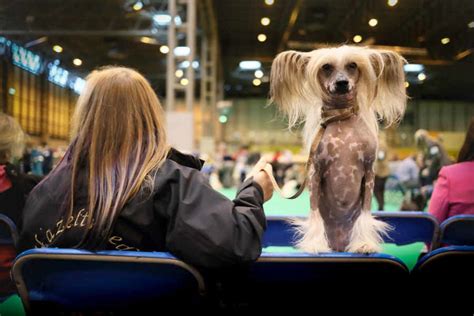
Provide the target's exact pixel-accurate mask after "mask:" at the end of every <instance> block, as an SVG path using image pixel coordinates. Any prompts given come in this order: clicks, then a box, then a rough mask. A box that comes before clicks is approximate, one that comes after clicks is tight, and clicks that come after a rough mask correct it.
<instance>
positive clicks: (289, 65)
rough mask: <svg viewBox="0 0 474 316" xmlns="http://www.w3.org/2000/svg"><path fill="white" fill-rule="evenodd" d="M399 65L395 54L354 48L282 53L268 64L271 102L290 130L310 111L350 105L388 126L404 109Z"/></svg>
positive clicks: (402, 61) (397, 55)
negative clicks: (316, 108)
mask: <svg viewBox="0 0 474 316" xmlns="http://www.w3.org/2000/svg"><path fill="white" fill-rule="evenodd" d="M404 63H405V59H403V57H401V56H400V55H399V54H397V53H395V52H392V51H387V50H383V51H382V50H375V49H369V48H365V47H356V46H341V47H337V48H322V49H317V50H314V51H311V52H297V51H286V52H283V53H280V54H279V55H278V56H277V57H276V58H275V60H274V61H273V64H272V70H271V78H270V97H271V101H272V102H274V103H277V104H278V105H279V106H280V108H281V109H282V110H283V112H285V113H286V114H288V116H289V118H290V126H292V125H294V124H295V123H296V122H297V121H298V120H299V119H301V118H303V119H304V116H305V115H307V113H308V112H311V108H314V107H321V106H322V105H323V104H325V105H328V106H330V107H345V106H347V105H350V104H351V103H354V102H357V104H358V105H359V107H360V108H361V109H362V111H367V112H370V111H371V112H375V113H376V114H377V115H378V116H379V117H381V118H383V119H385V120H386V122H387V124H391V123H393V122H395V121H397V120H398V119H399V118H400V117H401V115H402V114H403V113H404V110H405V106H406V98H407V97H406V93H405V75H404V72H403V64H404Z"/></svg>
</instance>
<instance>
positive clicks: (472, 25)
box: [467, 21, 474, 29]
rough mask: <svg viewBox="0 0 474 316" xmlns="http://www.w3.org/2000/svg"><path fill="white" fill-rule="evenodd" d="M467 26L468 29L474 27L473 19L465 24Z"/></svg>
mask: <svg viewBox="0 0 474 316" xmlns="http://www.w3.org/2000/svg"><path fill="white" fill-rule="evenodd" d="M467 27H468V28H470V29H474V21H471V22H469V23H468V24H467Z"/></svg>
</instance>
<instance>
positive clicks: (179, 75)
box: [174, 69, 184, 78]
mask: <svg viewBox="0 0 474 316" xmlns="http://www.w3.org/2000/svg"><path fill="white" fill-rule="evenodd" d="M174 74H175V75H176V77H177V78H181V77H182V76H184V71H182V70H181V69H178V70H176V72H175V73H174Z"/></svg>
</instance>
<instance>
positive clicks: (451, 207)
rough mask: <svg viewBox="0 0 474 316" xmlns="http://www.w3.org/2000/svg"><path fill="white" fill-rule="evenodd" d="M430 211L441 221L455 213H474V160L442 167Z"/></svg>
mask: <svg viewBox="0 0 474 316" xmlns="http://www.w3.org/2000/svg"><path fill="white" fill-rule="evenodd" d="M429 212H430V213H431V214H433V215H434V216H435V217H436V218H437V219H438V221H439V222H440V223H441V222H442V221H444V220H445V219H447V218H448V217H451V216H454V215H460V214H474V161H467V162H461V163H457V164H454V165H450V166H446V167H443V168H441V170H440V172H439V176H438V181H437V182H436V185H435V188H434V191H433V195H432V196H431V202H430V206H429Z"/></svg>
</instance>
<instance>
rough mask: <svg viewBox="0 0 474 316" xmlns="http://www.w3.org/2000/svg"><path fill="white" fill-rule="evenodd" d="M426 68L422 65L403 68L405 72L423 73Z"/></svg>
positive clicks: (410, 65)
mask: <svg viewBox="0 0 474 316" xmlns="http://www.w3.org/2000/svg"><path fill="white" fill-rule="evenodd" d="M424 69H425V67H424V66H423V65H421V64H406V65H404V66H403V70H405V71H406V72H422V71H423V70H424Z"/></svg>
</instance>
